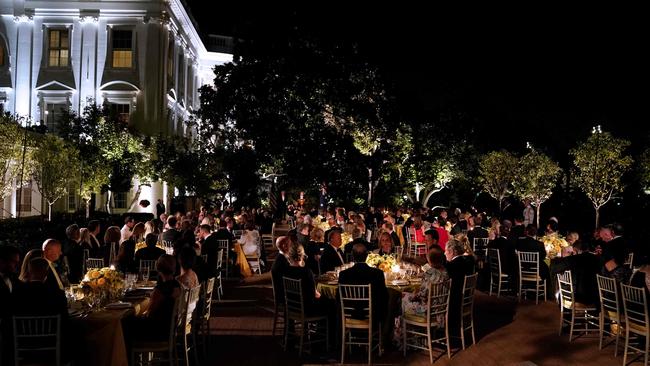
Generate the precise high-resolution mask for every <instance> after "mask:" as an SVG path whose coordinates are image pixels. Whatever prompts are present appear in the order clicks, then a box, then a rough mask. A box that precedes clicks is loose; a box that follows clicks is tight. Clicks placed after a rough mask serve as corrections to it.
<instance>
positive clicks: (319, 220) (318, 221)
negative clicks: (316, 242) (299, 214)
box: [311, 215, 330, 231]
mask: <svg viewBox="0 0 650 366" xmlns="http://www.w3.org/2000/svg"><path fill="white" fill-rule="evenodd" d="M311 223H312V225H314V227H317V228H320V229H321V230H323V231H327V230H329V228H330V225H329V224H328V223H327V221H323V216H321V215H318V216H316V217H314V219H313V220H312V221H311Z"/></svg>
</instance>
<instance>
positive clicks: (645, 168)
mask: <svg viewBox="0 0 650 366" xmlns="http://www.w3.org/2000/svg"><path fill="white" fill-rule="evenodd" d="M639 175H640V177H639V178H640V181H641V187H643V189H644V190H646V191H647V190H649V189H650V148H648V149H646V150H645V151H644V152H643V153H642V154H641V157H640V158H639Z"/></svg>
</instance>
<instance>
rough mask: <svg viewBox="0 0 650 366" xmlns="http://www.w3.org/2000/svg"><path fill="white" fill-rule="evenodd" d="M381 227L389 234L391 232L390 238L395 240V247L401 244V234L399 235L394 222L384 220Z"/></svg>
mask: <svg viewBox="0 0 650 366" xmlns="http://www.w3.org/2000/svg"><path fill="white" fill-rule="evenodd" d="M381 229H382V230H383V231H385V232H387V233H388V234H390V238H391V240H392V241H393V246H394V247H399V246H401V244H400V241H399V235H397V233H396V232H395V230H394V227H393V224H392V223H391V222H389V221H384V223H383V224H382V225H381ZM425 234H426V233H425ZM425 240H426V239H425Z"/></svg>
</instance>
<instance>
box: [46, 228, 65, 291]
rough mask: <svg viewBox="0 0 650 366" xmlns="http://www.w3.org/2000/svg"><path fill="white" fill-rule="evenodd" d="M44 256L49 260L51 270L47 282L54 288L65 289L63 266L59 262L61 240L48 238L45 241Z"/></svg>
mask: <svg viewBox="0 0 650 366" xmlns="http://www.w3.org/2000/svg"><path fill="white" fill-rule="evenodd" d="M43 258H45V259H46V260H47V262H48V267H49V271H48V272H47V279H46V280H45V283H46V284H48V285H49V286H50V287H52V288H58V289H60V290H63V289H64V288H65V285H64V283H63V279H62V278H61V277H62V276H61V266H60V265H59V264H58V261H59V258H61V242H60V241H58V240H56V239H47V240H45V242H44V243H43Z"/></svg>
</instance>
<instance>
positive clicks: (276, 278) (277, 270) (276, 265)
mask: <svg viewBox="0 0 650 366" xmlns="http://www.w3.org/2000/svg"><path fill="white" fill-rule="evenodd" d="M275 246H276V247H277V248H278V255H277V256H276V257H275V262H273V267H271V277H272V279H273V292H274V293H275V301H282V300H283V299H284V283H283V282H282V277H283V276H284V275H285V274H286V273H287V268H289V260H288V258H287V255H288V252H289V248H290V246H291V239H289V237H287V236H281V237H279V238H278V239H277V240H276V241H275Z"/></svg>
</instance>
